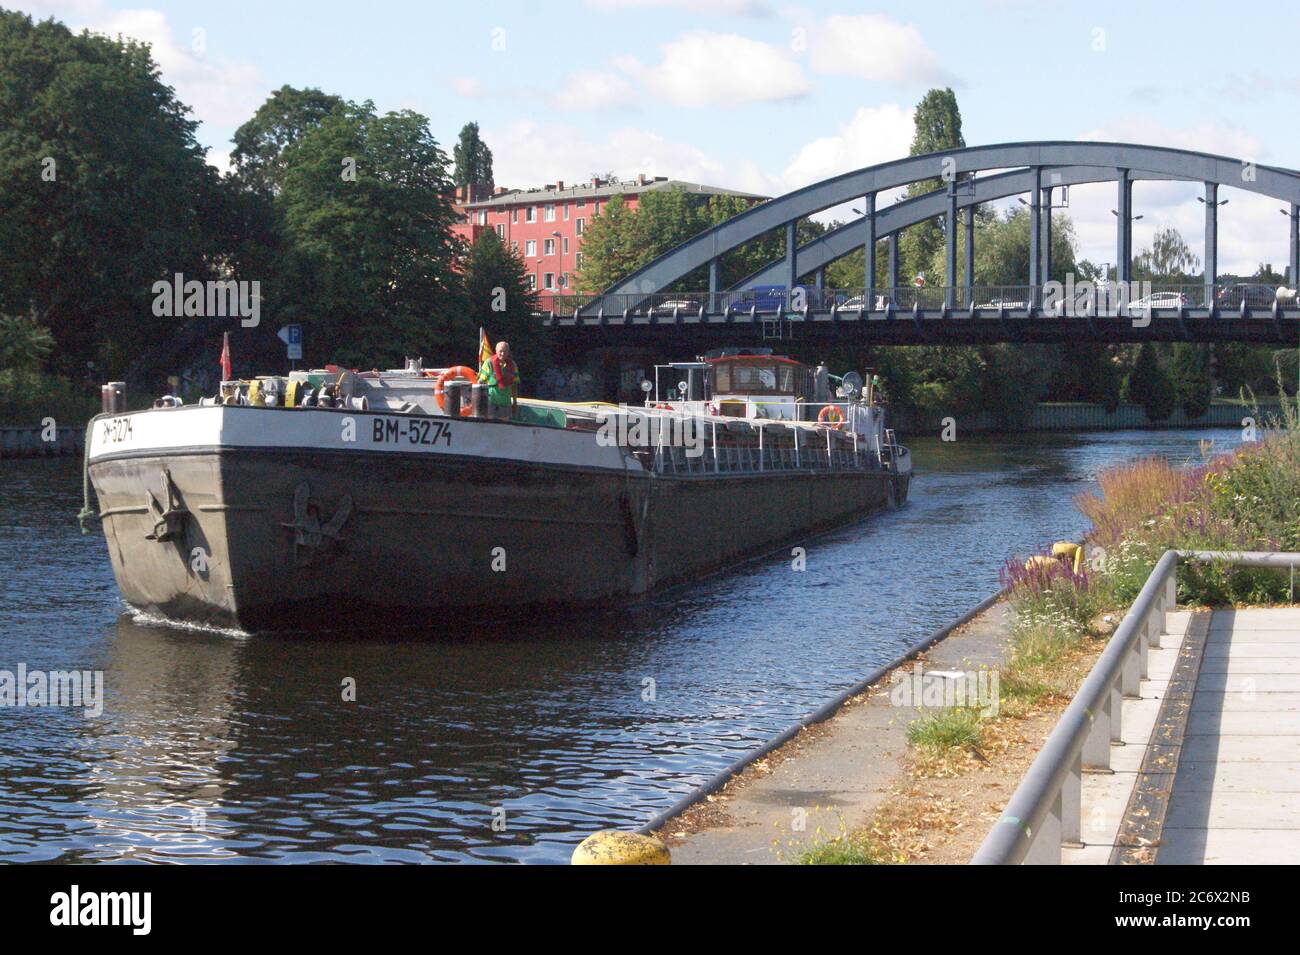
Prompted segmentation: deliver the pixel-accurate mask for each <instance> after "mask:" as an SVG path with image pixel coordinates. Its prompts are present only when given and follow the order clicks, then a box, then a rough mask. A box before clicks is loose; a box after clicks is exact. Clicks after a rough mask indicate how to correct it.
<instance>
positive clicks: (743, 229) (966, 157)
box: [582, 141, 1300, 314]
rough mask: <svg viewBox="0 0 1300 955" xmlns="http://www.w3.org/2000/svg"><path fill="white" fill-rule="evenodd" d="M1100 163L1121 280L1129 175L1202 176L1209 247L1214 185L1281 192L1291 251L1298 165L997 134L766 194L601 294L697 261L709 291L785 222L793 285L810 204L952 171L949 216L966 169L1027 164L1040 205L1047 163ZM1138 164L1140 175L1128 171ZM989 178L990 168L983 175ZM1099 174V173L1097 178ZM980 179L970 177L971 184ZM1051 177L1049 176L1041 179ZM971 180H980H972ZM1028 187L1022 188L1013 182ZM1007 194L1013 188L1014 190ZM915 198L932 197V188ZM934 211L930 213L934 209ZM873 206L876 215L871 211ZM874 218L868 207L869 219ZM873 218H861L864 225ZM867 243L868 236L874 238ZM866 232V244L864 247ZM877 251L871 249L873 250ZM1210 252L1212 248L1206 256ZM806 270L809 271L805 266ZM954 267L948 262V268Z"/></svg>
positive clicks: (656, 281) (1127, 240)
mask: <svg viewBox="0 0 1300 955" xmlns="http://www.w3.org/2000/svg"><path fill="white" fill-rule="evenodd" d="M1079 166H1089V167H1102V168H1106V169H1109V170H1113V171H1114V172H1113V178H1114V179H1115V180H1116V181H1117V182H1118V184H1119V199H1118V201H1119V207H1120V208H1119V228H1118V239H1117V249H1118V251H1119V252H1120V253H1121V254H1119V255H1117V258H1118V260H1119V264H1120V268H1121V269H1122V271H1121V274H1120V275H1119V278H1120V279H1121V280H1127V278H1128V274H1127V268H1128V266H1127V261H1128V260H1130V259H1131V254H1129V253H1131V212H1130V208H1131V206H1130V202H1131V196H1132V182H1133V179H1134V178H1137V177H1138V176H1140V177H1141V178H1155V177H1162V178H1170V179H1182V180H1189V181H1200V182H1203V183H1205V186H1206V227H1207V237H1209V238H1211V239H1212V240H1213V241H1211V242H1207V248H1212V247H1213V244H1214V241H1217V206H1218V201H1217V188H1218V186H1220V185H1230V186H1234V187H1237V188H1240V189H1245V190H1247V191H1250V192H1255V193H1259V194H1261V195H1266V196H1270V197H1272V198H1274V199H1280V200H1282V201H1285V202H1288V203H1290V205H1291V237H1292V241H1291V246H1292V248H1291V260H1292V264H1293V265H1294V264H1295V259H1296V258H1297V248H1298V246H1300V243H1298V242H1297V222H1298V220H1300V214H1298V210H1300V172H1297V171H1296V170H1292V169H1285V168H1281V167H1275V166H1266V165H1259V164H1256V163H1252V162H1250V161H1249V160H1242V159H1233V158H1230V157H1226V156H1217V155H1213V154H1210V153H1201V152H1194V151H1191V150H1185V149H1174V148H1170V147H1164V146H1146V145H1138V144H1132V143H1108V142H1070V141H1048V142H1025V143H1001V144H996V145H989V146H971V147H965V148H962V149H951V150H944V151H941V152H935V153H928V154H926V155H923V156H909V157H907V158H904V159H898V160H893V161H891V162H886V163H881V164H879V165H875V166H868V167H866V168H863V169H858V170H854V171H853V172H848V173H843V174H841V175H839V176H835V177H833V178H831V179H826V180H823V181H821V182H817V183H813V184H812V185H809V186H805V187H803V188H801V189H796V190H794V191H793V192H789V193H786V194H785V195H783V196H779V197H777V198H775V199H772V200H769V201H768V202H764V203H761V204H760V205H757V206H754V207H752V208H750V209H748V210H746V211H745V212H742V213H740V214H739V215H737V216H733V217H732V218H731V219H728V220H727V221H726V222H724V223H721V224H720V225H717V226H714V227H713V228H711V229H708V230H707V231H705V232H702V233H700V234H699V235H697V236H695V237H694V238H692V239H690V240H688V241H686V242H684V243H682V244H681V245H679V246H677V247H676V248H674V249H671V250H669V251H668V252H666V253H664V254H663V255H661V256H660V257H659V258H657V259H655V260H654V261H652V262H650V263H648V264H647V265H645V266H643V267H642V268H640V269H638V270H637V271H635V272H633V273H632V274H631V275H629V276H627V277H625V278H624V279H623V280H622V281H620V282H619V283H617V284H616V285H614V286H612V287H610V288H609V289H607V290H606V291H605V292H604V293H603V294H604V295H619V296H634V295H643V294H652V293H655V292H658V291H661V290H663V289H665V288H667V287H668V286H669V285H670V284H671V283H673V282H675V281H677V280H679V279H681V278H683V277H684V276H686V275H688V274H689V273H691V272H693V271H695V270H696V269H700V268H703V267H705V266H710V278H711V281H710V291H716V290H717V288H716V275H717V262H718V260H719V258H720V257H721V256H722V255H723V254H725V253H727V252H730V251H731V250H732V249H735V248H737V247H738V246H740V245H742V244H744V243H745V242H748V241H750V240H752V239H755V238H758V237H759V236H761V235H764V234H765V233H768V232H771V231H773V230H775V229H778V228H784V229H785V232H786V240H787V241H786V247H787V249H788V250H789V251H788V252H787V255H786V257H785V259H784V268H783V274H784V275H785V276H786V277H787V278H788V279H789V280H790V281H789V283H788V284H790V285H793V284H794V281H793V279H794V278H795V277H797V275H798V274H800V272H798V271H797V269H798V265H797V257H796V256H797V253H796V249H795V245H794V234H795V224H796V223H797V222H798V220H799V219H801V218H806V217H807V216H809V215H812V214H814V213H817V212H821V211H823V210H825V209H829V208H831V207H832V206H836V205H839V204H841V203H844V202H851V201H855V200H859V199H863V198H864V197H866V198H867V199H868V200H869V204H870V205H871V206H872V210H869V211H874V201H875V196H876V195H877V194H878V193H880V192H883V191H886V190H889V189H896V188H899V187H901V186H906V185H909V184H911V183H913V182H917V181H920V180H925V179H934V178H942V179H945V180H947V181H949V186H948V189H947V190H940V191H939V195H940V197H941V201H943V202H944V203H945V206H946V210H945V211H946V214H947V215H948V216H949V217H950V218H953V219H955V215H956V210H957V207H958V196H957V190H956V185H955V182H954V180H955V179H956V178H957V177H960V176H962V175H963V174H966V173H975V172H983V171H990V170H1021V171H1023V172H1024V173H1026V174H1027V175H1028V176H1029V177H1030V179H1031V184H1030V187H1029V189H1028V190H1027V191H1029V192H1030V195H1031V196H1032V198H1033V202H1032V206H1033V207H1034V210H1035V212H1037V211H1038V210H1039V204H1040V194H1041V189H1042V188H1043V185H1044V183H1043V173H1044V172H1045V171H1047V172H1049V174H1050V171H1051V168H1052V167H1079ZM1135 171H1136V172H1137V173H1138V176H1135V175H1134V173H1135ZM989 178H992V177H989ZM1105 178H1111V177H1103V178H1102V179H1100V180H1098V181H1104V179H1105ZM978 182H979V180H978V178H977V179H976V183H977V184H978ZM1048 185H1054V183H1050V182H1049V183H1048ZM977 188H978V186H977ZM1020 191H1026V190H1023V189H1022V190H1020ZM1013 194H1014V193H1013ZM921 198H927V199H928V198H930V197H929V196H926V197H921ZM932 214H933V213H932ZM877 215H879V214H878V213H877ZM1039 218H1040V216H1039V215H1035V216H1034V217H1033V218H1032V220H1031V229H1032V238H1031V245H1033V248H1032V250H1031V255H1030V262H1031V270H1032V273H1031V275H1030V284H1031V285H1037V284H1039V282H1038V279H1039V275H1038V272H1039V269H1040V267H1041V263H1040V255H1041V252H1040V250H1039V248H1038V247H1037V246H1038V240H1039V224H1040V223H1039ZM869 221H870V222H871V224H873V225H874V217H873V218H872V219H870V220H869ZM869 227H870V226H868V228H869ZM873 245H874V244H873ZM866 247H867V246H866V244H865V241H864V248H866ZM872 254H874V251H873V253H872ZM953 254H954V246H953V244H952V243H951V242H949V246H948V256H949V261H950V264H951V261H952V256H953ZM1210 258H1212V256H1211V257H1210ZM1206 266H1207V267H1206V275H1207V280H1212V275H1213V272H1214V263H1213V261H1207V263H1206ZM803 271H807V270H806V269H805V270H803ZM953 271H954V270H952V269H950V270H949V274H952V272H953ZM599 307H600V306H599V304H598V303H592V304H591V305H588V306H587V307H586V308H584V309H582V312H583V313H588V314H594V313H595V312H596V311H597V310H598V309H599Z"/></svg>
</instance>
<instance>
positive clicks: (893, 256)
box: [887, 232, 898, 299]
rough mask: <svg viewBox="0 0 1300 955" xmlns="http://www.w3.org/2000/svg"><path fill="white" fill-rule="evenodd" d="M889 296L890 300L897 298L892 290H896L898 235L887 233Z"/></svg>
mask: <svg viewBox="0 0 1300 955" xmlns="http://www.w3.org/2000/svg"><path fill="white" fill-rule="evenodd" d="M887 267H888V269H889V296H890V298H891V299H893V298H897V296H896V295H895V294H894V289H896V288H898V233H897V232H891V233H889V259H888V265H887Z"/></svg>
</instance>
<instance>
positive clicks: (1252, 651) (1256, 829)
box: [1156, 608, 1300, 864]
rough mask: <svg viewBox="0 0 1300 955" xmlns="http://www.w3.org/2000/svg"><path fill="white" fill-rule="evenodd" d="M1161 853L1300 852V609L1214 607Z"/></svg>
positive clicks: (1245, 859)
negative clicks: (1222, 608) (1230, 608)
mask: <svg viewBox="0 0 1300 955" xmlns="http://www.w3.org/2000/svg"><path fill="white" fill-rule="evenodd" d="M1156 861H1157V862H1159V863H1163V864H1188V863H1191V864H1197V863H1255V864H1258V863H1295V862H1297V861H1300V609H1293V608H1286V609H1260V610H1236V611H1232V610H1227V611H1216V612H1215V613H1214V615H1213V616H1212V618H1211V620H1210V628H1209V636H1208V638H1207V639H1206V642H1205V651H1204V657H1203V659H1202V661H1201V670H1200V675H1199V677H1198V679H1197V681H1196V692H1195V695H1194V696H1193V697H1192V706H1191V711H1190V714H1189V717H1188V721H1187V726H1186V730H1185V734H1184V737H1183V744H1182V752H1181V754H1180V758H1179V761H1178V771H1177V774H1176V776H1175V777H1174V785H1173V793H1172V796H1171V798H1170V800H1169V807H1168V812H1167V814H1166V816H1165V824H1164V831H1163V834H1162V837H1161V848H1160V850H1159V853H1158V855H1157V857H1156Z"/></svg>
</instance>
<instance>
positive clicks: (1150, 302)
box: [1128, 292, 1192, 309]
mask: <svg viewBox="0 0 1300 955" xmlns="http://www.w3.org/2000/svg"><path fill="white" fill-rule="evenodd" d="M1191 304H1192V300H1191V299H1190V298H1189V297H1188V296H1186V295H1184V294H1183V293H1182V292H1152V293H1151V294H1150V295H1144V296H1142V297H1141V298H1139V299H1135V300H1134V301H1132V302H1129V303H1128V307H1129V308H1140V309H1147V308H1188V307H1190V306H1191Z"/></svg>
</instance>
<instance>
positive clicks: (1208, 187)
mask: <svg viewBox="0 0 1300 955" xmlns="http://www.w3.org/2000/svg"><path fill="white" fill-rule="evenodd" d="M1218 280H1219V184H1218V183H1217V182H1207V183H1206V184H1205V307H1206V308H1210V307H1212V306H1213V305H1214V283H1215V282H1217V281H1218Z"/></svg>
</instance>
